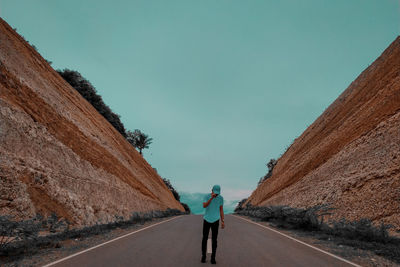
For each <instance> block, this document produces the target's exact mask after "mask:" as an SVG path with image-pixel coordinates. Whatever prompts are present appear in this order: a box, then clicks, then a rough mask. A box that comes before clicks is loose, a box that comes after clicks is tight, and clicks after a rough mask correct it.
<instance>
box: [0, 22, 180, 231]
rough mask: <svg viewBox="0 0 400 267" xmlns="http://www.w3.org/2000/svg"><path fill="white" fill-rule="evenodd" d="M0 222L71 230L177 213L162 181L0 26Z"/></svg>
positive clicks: (41, 61) (6, 27)
mask: <svg viewBox="0 0 400 267" xmlns="http://www.w3.org/2000/svg"><path fill="white" fill-rule="evenodd" d="M0 122H1V128H0V176H1V181H0V192H1V194H0V214H10V215H13V216H16V218H17V219H23V218H28V217H32V216H34V215H35V214H36V213H42V214H44V215H47V214H49V213H50V212H56V213H57V214H58V215H59V216H61V217H65V218H68V219H69V220H70V221H72V222H75V223H76V224H78V225H79V224H93V223H96V222H97V221H103V222H105V221H112V220H114V219H115V216H116V215H122V216H125V217H128V216H129V215H130V214H131V213H132V212H133V211H150V210H164V209H166V208H175V209H180V210H183V207H182V206H181V205H180V204H179V202H177V201H176V200H175V199H174V197H173V195H172V193H171V192H170V191H169V190H168V188H167V187H166V186H165V184H164V183H163V181H162V180H161V177H160V176H159V175H158V174H157V173H156V172H155V171H154V169H153V168H152V167H151V166H150V165H149V164H148V163H147V162H146V160H145V159H144V158H143V157H142V156H141V155H140V154H139V153H138V152H137V151H136V150H135V149H134V148H133V147H132V146H131V145H130V144H129V143H128V142H127V141H126V140H125V138H124V137H123V136H121V135H120V134H119V133H118V132H117V131H116V130H115V129H114V128H113V127H112V126H111V125H110V124H109V123H108V122H107V121H106V120H105V119H104V118H103V117H102V116H101V115H100V114H99V113H98V112H97V111H96V110H95V109H94V108H93V107H92V106H91V105H90V104H89V103H88V102H87V101H86V100H85V99H83V98H82V97H81V95H80V94H79V93H78V92H76V90H75V89H73V88H72V87H71V86H70V85H69V84H68V83H66V82H65V81H64V80H63V79H62V78H61V77H60V76H59V75H58V73H57V72H55V71H54V70H53V69H52V68H51V66H49V65H48V63H47V62H46V61H45V60H44V59H43V58H42V57H41V56H40V55H39V54H38V53H37V52H36V51H35V50H34V49H33V48H32V47H31V46H30V45H29V44H28V43H27V42H26V41H25V40H24V39H23V38H22V37H20V36H19V35H18V34H17V33H16V32H15V31H14V30H12V29H11V27H10V26H9V25H8V24H7V23H6V22H4V21H3V20H1V19H0Z"/></svg>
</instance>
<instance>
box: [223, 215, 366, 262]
mask: <svg viewBox="0 0 400 267" xmlns="http://www.w3.org/2000/svg"><path fill="white" fill-rule="evenodd" d="M231 215H232V216H234V217H237V218H239V219H242V220H245V221H247V222H250V223H253V224H256V225H258V226H261V227H263V228H266V229H268V230H270V231H273V232H275V233H277V234H280V235H283V236H284V237H287V238H289V239H291V240H293V241H296V242H298V243H300V244H303V245H305V246H307V247H310V248H313V249H315V250H318V251H319V252H322V253H325V254H327V255H329V256H331V257H334V258H336V259H338V260H341V261H344V262H346V263H348V264H350V265H353V266H356V267H362V266H361V265H358V264H356V263H354V262H351V261H349V260H346V259H344V258H342V257H339V256H337V255H335V254H332V253H330V252H328V251H325V250H322V249H320V248H317V247H314V246H313V245H310V244H307V243H305V242H303V241H300V240H298V239H296V238H294V237H291V236H289V235H287V234H284V233H281V232H279V231H277V230H275V229H273V228H270V227H268V226H265V225H262V224H259V223H256V222H254V221H251V220H249V219H246V218H242V217H240V216H238V215H233V214H231Z"/></svg>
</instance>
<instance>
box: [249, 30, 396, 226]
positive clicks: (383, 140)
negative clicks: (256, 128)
mask: <svg viewBox="0 0 400 267" xmlns="http://www.w3.org/2000/svg"><path fill="white" fill-rule="evenodd" d="M248 201H249V202H250V203H251V204H253V205H260V206H265V205H291V206H294V207H309V206H314V205H318V204H325V203H330V204H331V205H332V207H334V208H336V211H335V213H334V215H333V218H334V219H338V218H342V217H345V218H347V219H350V220H356V219H359V218H362V217H367V218H370V219H372V220H374V221H375V222H385V223H390V224H393V225H395V226H396V227H397V229H400V37H399V38H397V39H396V40H395V41H394V42H393V43H392V44H391V45H390V46H389V47H388V48H387V49H386V50H385V51H384V53H383V54H382V55H381V56H380V57H379V58H378V59H377V60H376V61H375V62H374V63H373V64H372V65H371V66H369V67H368V68H367V69H366V70H365V71H364V72H363V73H361V75H360V76H359V77H358V78H357V79H356V80H355V81H354V82H353V83H352V84H351V85H350V86H349V87H348V88H347V89H346V90H345V91H344V92H343V93H342V94H341V95H340V96H339V98H338V99H336V101H335V102H334V103H332V104H331V105H330V106H329V108H327V109H326V110H325V112H324V113H323V114H322V115H321V116H320V117H319V118H318V119H317V120H316V121H315V122H314V123H313V124H312V125H311V126H310V127H308V129H306V131H305V132H304V133H303V134H302V135H301V136H300V137H299V138H297V139H296V140H295V141H294V143H293V144H292V145H291V147H290V148H289V149H288V150H287V151H286V153H285V154H284V155H283V156H282V157H281V158H280V159H279V161H278V164H277V165H276V166H275V168H274V171H273V175H272V177H271V178H270V179H267V180H266V181H265V182H264V183H263V184H261V185H260V186H259V187H258V188H257V189H256V190H255V191H254V192H253V193H252V195H251V196H250V198H249V200H248Z"/></svg>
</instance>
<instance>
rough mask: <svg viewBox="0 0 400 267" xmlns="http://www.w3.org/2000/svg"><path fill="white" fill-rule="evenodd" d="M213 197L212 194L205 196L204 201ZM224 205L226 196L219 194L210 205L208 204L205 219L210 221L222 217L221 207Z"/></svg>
mask: <svg viewBox="0 0 400 267" xmlns="http://www.w3.org/2000/svg"><path fill="white" fill-rule="evenodd" d="M210 198H211V194H208V195H206V196H205V197H204V199H203V200H204V201H203V202H207V201H208V200H209V199H210ZM223 205H224V198H223V197H222V196H221V195H218V196H217V197H216V198H214V199H213V200H211V202H210V205H208V206H207V208H206V212H205V213H204V217H203V218H204V220H206V221H207V222H209V223H213V222H216V221H218V220H219V219H220V213H219V207H220V206H223Z"/></svg>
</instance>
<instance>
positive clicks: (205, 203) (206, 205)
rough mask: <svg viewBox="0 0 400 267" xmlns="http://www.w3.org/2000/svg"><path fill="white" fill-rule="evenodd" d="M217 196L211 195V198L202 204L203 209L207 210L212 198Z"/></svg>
mask: <svg viewBox="0 0 400 267" xmlns="http://www.w3.org/2000/svg"><path fill="white" fill-rule="evenodd" d="M216 196H217V195H216V194H214V193H211V198H210V199H209V200H208V201H207V202H203V208H207V207H208V205H210V203H211V200H213V198H215V197H216Z"/></svg>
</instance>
